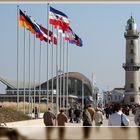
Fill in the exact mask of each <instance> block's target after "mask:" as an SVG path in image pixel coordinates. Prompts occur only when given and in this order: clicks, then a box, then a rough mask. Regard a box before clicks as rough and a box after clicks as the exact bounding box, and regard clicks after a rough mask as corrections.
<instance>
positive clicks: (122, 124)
mask: <svg viewBox="0 0 140 140" xmlns="http://www.w3.org/2000/svg"><path fill="white" fill-rule="evenodd" d="M121 126H125V124H124V123H123V114H121Z"/></svg>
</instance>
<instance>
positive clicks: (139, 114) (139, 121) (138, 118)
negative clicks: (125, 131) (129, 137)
mask: <svg viewBox="0 0 140 140" xmlns="http://www.w3.org/2000/svg"><path fill="white" fill-rule="evenodd" d="M134 122H135V124H136V125H137V126H140V105H139V106H138V107H137V108H136V113H135V116H134Z"/></svg>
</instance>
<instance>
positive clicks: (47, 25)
mask: <svg viewBox="0 0 140 140" xmlns="http://www.w3.org/2000/svg"><path fill="white" fill-rule="evenodd" d="M47 17H48V19H47V30H48V42H47V100H46V103H47V104H48V94H49V78H48V75H49V3H48V4H47ZM46 107H47V105H46ZM52 109H53V108H52ZM46 110H47V109H46Z"/></svg>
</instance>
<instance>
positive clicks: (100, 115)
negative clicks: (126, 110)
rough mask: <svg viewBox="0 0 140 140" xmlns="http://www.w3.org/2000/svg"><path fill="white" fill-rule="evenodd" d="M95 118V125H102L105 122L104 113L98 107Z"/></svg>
mask: <svg viewBox="0 0 140 140" xmlns="http://www.w3.org/2000/svg"><path fill="white" fill-rule="evenodd" d="M94 120H95V126H101V125H102V124H103V113H102V111H101V110H100V109H99V108H98V107H97V108H96V109H95V114H94Z"/></svg>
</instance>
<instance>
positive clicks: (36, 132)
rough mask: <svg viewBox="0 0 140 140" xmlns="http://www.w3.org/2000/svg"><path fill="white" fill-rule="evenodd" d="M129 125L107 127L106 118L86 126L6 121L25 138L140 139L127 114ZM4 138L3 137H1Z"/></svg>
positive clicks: (130, 117)
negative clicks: (99, 123)
mask: <svg viewBox="0 0 140 140" xmlns="http://www.w3.org/2000/svg"><path fill="white" fill-rule="evenodd" d="M129 120H130V126H129V127H126V128H121V127H108V120H107V119H105V116H104V122H103V126H101V127H95V125H94V122H93V127H90V128H87V127H85V128H84V127H82V122H81V123H66V127H57V126H55V127H53V128H52V127H51V128H46V127H45V125H44V123H43V119H42V118H40V119H32V120H28V121H19V122H10V123H7V126H8V127H9V128H12V129H15V130H16V131H17V132H18V133H19V135H22V136H25V137H26V138H27V140H28V139H29V140H31V139H34V140H47V139H50V140H58V139H60V140H63V139H66V140H72V139H77V140H79V139H80V140H86V139H90V140H91V139H96V140H98V139H105V140H112V139H117V140H118V139H119V140H122V139H127V140H129V139H130V140H131V139H133V140H135V139H136V140H140V129H139V128H137V127H136V126H135V123H134V121H133V120H134V116H133V115H132V114H131V115H130V116H129ZM2 140H4V139H2Z"/></svg>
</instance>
